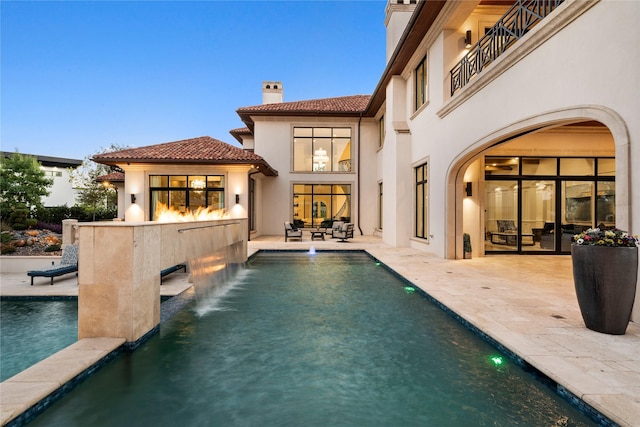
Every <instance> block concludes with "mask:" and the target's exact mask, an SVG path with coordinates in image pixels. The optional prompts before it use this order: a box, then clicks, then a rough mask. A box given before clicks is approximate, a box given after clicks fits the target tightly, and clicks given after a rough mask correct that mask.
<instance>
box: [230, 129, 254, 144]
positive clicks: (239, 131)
mask: <svg viewBox="0 0 640 427" xmlns="http://www.w3.org/2000/svg"><path fill="white" fill-rule="evenodd" d="M229 133H230V134H231V136H233V137H234V138H235V139H236V140H237V141H238V142H239V143H240V144H243V141H242V135H252V134H253V133H252V132H251V129H249V128H248V127H243V128H236V129H231V130H230V131H229Z"/></svg>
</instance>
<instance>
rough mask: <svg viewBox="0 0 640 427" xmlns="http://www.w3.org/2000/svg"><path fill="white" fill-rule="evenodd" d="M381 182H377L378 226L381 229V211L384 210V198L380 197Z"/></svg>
mask: <svg viewBox="0 0 640 427" xmlns="http://www.w3.org/2000/svg"><path fill="white" fill-rule="evenodd" d="M382 189H383V187H382V183H381V182H380V183H378V228H379V229H380V230H382V224H383V222H384V221H383V219H384V217H383V212H384V199H383V197H382Z"/></svg>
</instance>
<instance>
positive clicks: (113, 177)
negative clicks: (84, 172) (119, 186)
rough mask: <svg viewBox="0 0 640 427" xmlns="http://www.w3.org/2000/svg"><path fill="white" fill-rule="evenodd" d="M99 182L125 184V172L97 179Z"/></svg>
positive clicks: (112, 173) (101, 176) (113, 173)
mask: <svg viewBox="0 0 640 427" xmlns="http://www.w3.org/2000/svg"><path fill="white" fill-rule="evenodd" d="M96 181H98V182H104V181H108V182H124V173H123V172H111V173H108V174H106V175H100V176H99V177H97V178H96Z"/></svg>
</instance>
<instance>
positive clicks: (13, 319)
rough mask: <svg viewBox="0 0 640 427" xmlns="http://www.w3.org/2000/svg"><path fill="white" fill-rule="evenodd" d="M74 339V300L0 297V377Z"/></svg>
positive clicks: (76, 322)
mask: <svg viewBox="0 0 640 427" xmlns="http://www.w3.org/2000/svg"><path fill="white" fill-rule="evenodd" d="M77 340H78V302H77V301H0V381H4V380H6V379H7V378H10V377H12V376H14V375H15V374H17V373H19V372H20V371H23V370H24V369H26V368H28V367H29V366H31V365H33V364H35V363H38V362H40V361H41V360H43V359H46V358H47V357H49V356H51V355H52V354H54V353H56V352H57V351H59V350H62V349H63V348H65V347H67V346H69V345H71V344H73V343H74V342H76V341H77Z"/></svg>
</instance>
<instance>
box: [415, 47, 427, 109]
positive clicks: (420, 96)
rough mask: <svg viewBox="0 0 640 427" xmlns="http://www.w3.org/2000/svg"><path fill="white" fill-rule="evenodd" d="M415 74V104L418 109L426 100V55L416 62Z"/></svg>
mask: <svg viewBox="0 0 640 427" xmlns="http://www.w3.org/2000/svg"><path fill="white" fill-rule="evenodd" d="M415 76H416V81H415V83H416V94H415V98H416V105H415V109H416V110H418V109H419V108H420V107H422V105H424V103H425V102H427V57H426V56H425V57H424V58H423V59H422V61H420V63H419V64H418V66H417V67H416V71H415Z"/></svg>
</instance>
